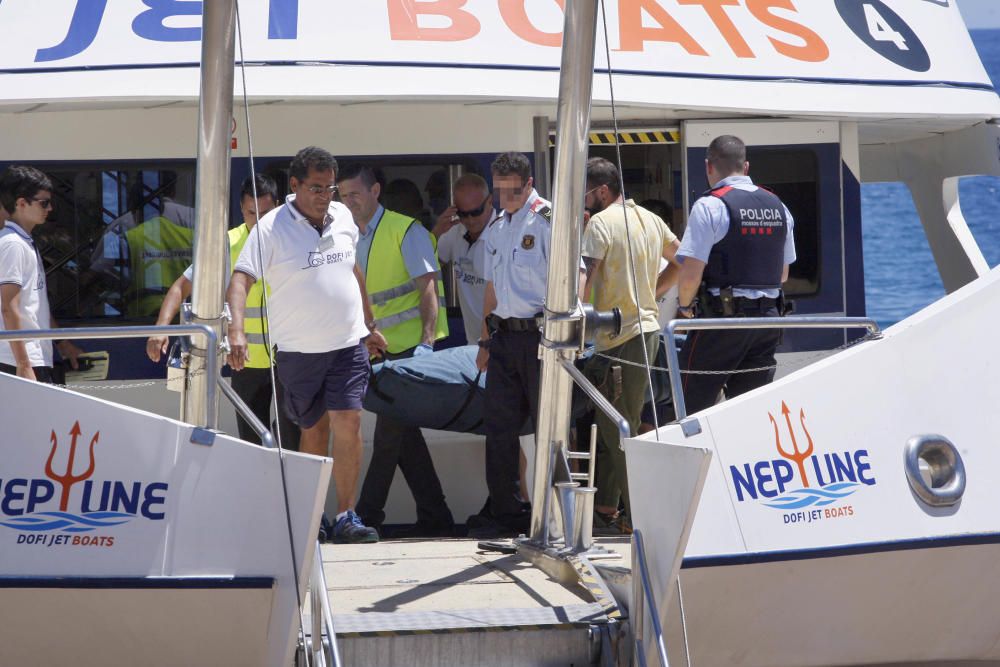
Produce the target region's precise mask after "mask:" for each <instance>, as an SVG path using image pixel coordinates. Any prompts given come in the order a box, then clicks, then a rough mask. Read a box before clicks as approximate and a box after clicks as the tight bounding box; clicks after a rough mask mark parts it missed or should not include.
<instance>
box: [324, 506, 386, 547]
mask: <svg viewBox="0 0 1000 667" xmlns="http://www.w3.org/2000/svg"><path fill="white" fill-rule="evenodd" d="M333 541H334V542H338V543H340V544H367V543H370V542H378V531H377V530H375V529H374V528H369V527H368V526H366V525H365V524H363V523H361V517H359V516H358V515H357V514H355V513H354V510H347V512H346V513H345V514H344V516H342V517H340V518H339V519H337V523H335V524H334V525H333Z"/></svg>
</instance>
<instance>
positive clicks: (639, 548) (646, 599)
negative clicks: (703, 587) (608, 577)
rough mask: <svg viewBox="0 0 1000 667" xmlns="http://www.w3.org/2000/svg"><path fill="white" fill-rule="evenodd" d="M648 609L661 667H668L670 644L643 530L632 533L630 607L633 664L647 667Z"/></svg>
mask: <svg viewBox="0 0 1000 667" xmlns="http://www.w3.org/2000/svg"><path fill="white" fill-rule="evenodd" d="M647 611H648V612H649V616H650V619H649V620H650V624H651V625H652V628H653V639H654V641H655V642H656V652H657V655H658V656H659V658H660V667H669V665H670V663H669V662H668V660H667V647H666V644H664V641H663V626H662V625H661V624H660V613H659V610H658V609H657V607H656V596H655V595H654V594H653V588H652V586H651V585H650V583H649V566H648V565H647V563H646V547H645V544H644V543H643V541H642V532H641V531H639V530H635V531H633V533H632V607H631V608H630V609H629V625H631V626H632V638H633V644H632V646H633V650H634V652H635V653H634V656H635V660H634V661H633V662H634V664H636V665H638V666H639V667H646V664H647V663H646V652H645V649H644V648H643V641H644V639H645V637H644V630H643V626H644V623H645V614H646V612H647Z"/></svg>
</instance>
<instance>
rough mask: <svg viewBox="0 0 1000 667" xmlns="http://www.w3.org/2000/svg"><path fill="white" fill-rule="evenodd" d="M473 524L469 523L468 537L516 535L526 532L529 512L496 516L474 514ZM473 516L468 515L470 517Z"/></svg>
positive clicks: (493, 537)
mask: <svg viewBox="0 0 1000 667" xmlns="http://www.w3.org/2000/svg"><path fill="white" fill-rule="evenodd" d="M476 516H477V517H478V520H477V521H476V522H475V525H469V524H467V525H469V537H471V538H473V539H477V540H493V539H497V538H501V537H518V536H520V535H524V534H526V533H527V532H528V528H529V524H530V523H531V514H530V513H528V514H525V513H520V514H515V515H509V514H508V515H504V516H501V517H497V518H496V519H494V518H492V517H484V516H482V515H476ZM472 518H473V517H469V519H472Z"/></svg>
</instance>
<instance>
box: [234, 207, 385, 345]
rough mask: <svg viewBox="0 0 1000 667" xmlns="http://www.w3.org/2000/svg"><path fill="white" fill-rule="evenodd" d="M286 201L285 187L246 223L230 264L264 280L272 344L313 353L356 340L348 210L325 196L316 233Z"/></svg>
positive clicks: (360, 332) (352, 230)
mask: <svg viewBox="0 0 1000 667" xmlns="http://www.w3.org/2000/svg"><path fill="white" fill-rule="evenodd" d="M293 201H295V195H289V196H288V197H287V198H286V199H285V204H283V205H282V206H279V207H278V208H276V209H274V210H273V211H271V212H270V213H268V214H267V215H266V216H264V217H263V218H261V220H260V222H259V223H257V225H256V226H254V228H253V229H252V230H251V231H250V237H249V238H248V239H247V242H246V245H244V246H243V250H242V252H240V257H239V259H238V260H236V266H235V267H234V269H235V270H236V271H240V272H241V273H246V274H247V275H250V276H253V277H254V278H255V279H256V280H262V279H264V280H266V281H267V283H268V285H270V287H271V294H270V296H269V298H268V300H267V307H268V315H269V317H268V325H269V327H270V332H271V340H272V341H273V342H274V343H275V344H276V345H277V346H278V349H279V350H281V351H283V352H309V353H316V352H330V351H332V350H341V349H344V348H346V347H351V346H354V345H357V344H358V342H359V341H360V340H361V339H362V338H364V337H365V336H367V335H368V328H367V327H366V326H365V318H364V309H363V307H362V301H361V288H360V287H359V285H358V281H357V278H355V276H354V262H355V246H356V245H357V241H358V228H357V227H356V226H355V224H354V218H352V217H351V212H350V211H349V210H348V209H347V207H346V206H344V205H343V204H340V203H338V202H331V203H330V208H329V210H328V212H327V215H326V220H325V221H324V228H323V233H322V234H319V233H317V232H316V229H315V228H314V227H313V226H312V225H311V224H309V221H308V220H306V219H305V217H303V215H302V214H301V213H299V211H298V209H296V208H295V207H294V206H293V205H292V202H293ZM258 250H259V251H260V253H259V254H258Z"/></svg>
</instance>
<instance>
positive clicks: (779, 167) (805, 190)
mask: <svg viewBox="0 0 1000 667" xmlns="http://www.w3.org/2000/svg"><path fill="white" fill-rule="evenodd" d="M748 157H749V160H750V174H751V175H752V176H753V179H754V182H756V183H758V184H760V185H762V186H764V187H766V188H767V189H769V190H771V191H772V192H774V193H775V194H776V195H778V197H780V198H781V200H782V201H783V202H785V205H786V206H787V207H788V210H789V211H791V213H792V217H793V218H794V219H795V254H796V257H797V259H796V260H795V263H794V264H792V266H791V267H790V269H789V277H788V282H787V283H785V294H787V295H788V296H808V295H812V294H816V293H818V292H819V289H820V284H819V282H820V281H819V276H820V247H819V243H820V242H819V240H820V227H821V225H820V217H821V216H820V186H819V159H818V158H817V156H816V153H815V152H813V151H812V150H810V149H808V148H790V147H787V148H763V147H762V148H758V147H751V148H750V149H749V155H748Z"/></svg>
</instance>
